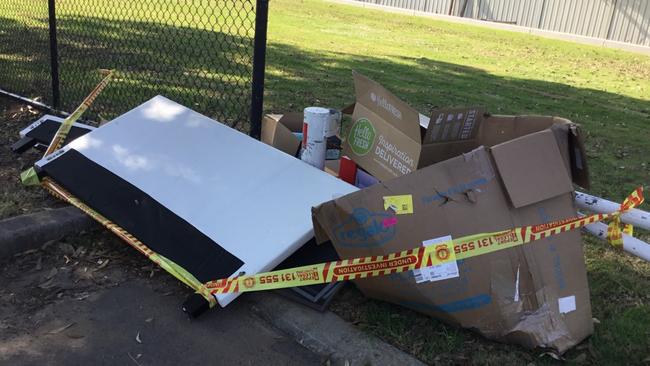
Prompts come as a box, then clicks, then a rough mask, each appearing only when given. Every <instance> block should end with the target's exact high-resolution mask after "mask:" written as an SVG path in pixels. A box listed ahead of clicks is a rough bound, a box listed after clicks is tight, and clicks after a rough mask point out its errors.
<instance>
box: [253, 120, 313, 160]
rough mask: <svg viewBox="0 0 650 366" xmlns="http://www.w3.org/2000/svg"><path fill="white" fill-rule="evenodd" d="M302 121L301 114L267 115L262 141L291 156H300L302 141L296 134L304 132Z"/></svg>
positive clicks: (263, 123)
mask: <svg viewBox="0 0 650 366" xmlns="http://www.w3.org/2000/svg"><path fill="white" fill-rule="evenodd" d="M302 119H303V115H302V113H300V112H291V113H285V114H266V115H264V118H262V133H261V137H260V140H261V141H262V142H263V143H265V144H267V145H271V146H273V147H275V148H276V149H278V150H280V151H284V152H285V153H287V154H289V155H291V156H298V149H300V139H299V138H297V137H296V135H294V132H302Z"/></svg>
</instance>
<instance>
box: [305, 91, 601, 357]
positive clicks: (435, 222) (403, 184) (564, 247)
mask: <svg viewBox="0 0 650 366" xmlns="http://www.w3.org/2000/svg"><path fill="white" fill-rule="evenodd" d="M356 81H357V82H359V78H357V80H356ZM364 82H365V83H366V85H368V84H367V81H364ZM360 89H362V88H359V87H358V86H357V91H359V90H360ZM365 89H367V88H365ZM365 89H363V90H365ZM358 97H359V95H358ZM379 97H380V96H379V95H377V96H376V98H379ZM381 98H388V96H387V95H381ZM369 100H370V99H367V100H364V99H363V98H360V100H359V104H358V105H361V106H365V105H366V104H368V103H369V102H368V101H369ZM382 103H384V102H382ZM390 103H391V104H392V103H393V101H391V102H390ZM382 108H383V107H382ZM397 108H400V110H401V112H402V113H401V116H402V119H403V120H404V121H406V120H407V119H411V120H414V119H415V118H416V117H415V116H414V115H409V114H410V113H408V112H406V111H407V110H408V109H405V108H403V105H401V104H400V105H397ZM439 112H440V111H437V112H434V114H433V116H432V119H431V121H432V123H435V121H436V120H437V118H438V116H437V114H436V113H439ZM453 112H454V113H456V114H457V113H458V111H453ZM444 113H450V111H446V112H444ZM462 113H466V111H465V112H462ZM355 114H357V116H359V115H361V114H363V115H365V116H370V117H371V118H374V119H376V120H379V119H377V118H378V117H379V112H377V113H374V112H372V111H370V109H369V108H365V107H364V108H363V109H362V110H360V111H357V110H355ZM393 114H395V115H397V113H393ZM477 116H478V114H477ZM362 118H363V117H362ZM366 118H367V117H366ZM382 118H383V119H384V120H385V119H387V118H388V116H387V115H386V113H384V114H383V117H382ZM445 120H446V119H445ZM393 122H395V120H393ZM381 123H383V122H381ZM379 125H380V124H378V125H377V126H379ZM391 129H392V130H396V128H395V125H394V124H391V123H385V126H381V127H376V131H377V135H383V136H384V137H385V136H387V134H388V132H387V131H389V132H390V131H392V130H391ZM393 132H395V131H393ZM411 132H412V133H415V131H411ZM429 132H431V133H432V131H429ZM399 133H400V134H401V132H399ZM395 135H396V136H397V135H398V132H395ZM402 135H403V136H401V137H399V138H402V140H401V142H399V143H402V144H403V145H400V146H404V150H402V151H405V150H406V149H407V148H408V146H411V147H412V148H413V150H409V154H411V155H410V156H413V157H418V159H416V158H413V160H414V161H416V160H417V161H418V163H414V165H413V166H410V167H409V170H415V169H414V167H415V166H418V165H419V164H420V163H419V162H420V161H423V160H422V159H421V158H422V155H418V154H419V153H421V152H422V150H423V145H421V144H418V143H417V142H416V141H415V140H412V141H408V140H407V139H408V138H409V137H408V136H407V135H406V134H402ZM423 136H426V133H425V134H423ZM470 136H471V138H469V139H464V140H462V141H457V142H456V143H454V142H447V141H445V142H437V143H436V142H434V143H432V144H430V147H431V149H433V150H435V151H436V155H435V156H432V157H428V158H427V159H430V160H429V161H435V160H436V159H446V158H449V157H451V158H450V159H448V160H445V161H442V162H438V163H436V164H434V165H431V166H428V167H425V168H422V169H420V170H415V171H413V172H412V173H411V174H407V175H403V176H400V177H398V178H395V179H390V180H384V181H383V182H382V183H381V184H376V185H374V186H372V187H369V188H366V189H363V190H360V191H358V192H354V193H351V194H349V195H346V196H343V197H340V198H337V199H336V200H333V201H329V202H326V203H324V204H322V205H320V206H319V207H316V208H314V209H313V210H312V214H313V222H314V230H315V233H316V236H317V239H318V240H320V241H324V240H327V239H329V240H331V241H332V243H333V244H334V246H335V248H336V250H337V252H338V253H339V255H340V257H341V258H342V259H347V258H355V257H365V256H372V255H386V254H388V253H392V252H398V251H402V250H407V249H410V248H414V247H418V246H421V245H423V242H424V241H427V240H429V239H433V238H438V237H443V236H446V235H451V236H452V237H456V238H458V237H462V236H466V235H471V234H477V233H483V232H494V231H498V230H505V229H509V228H513V227H518V226H524V225H533V224H540V223H545V222H549V221H552V220H557V219H563V218H569V217H573V216H575V215H576V210H575V208H574V206H573V199H572V192H573V186H572V180H573V182H575V183H578V184H580V185H582V186H586V185H588V179H587V167H586V165H585V160H584V156H585V155H584V151H583V148H582V144H581V143H580V135H579V130H578V128H577V126H576V125H574V124H573V123H571V122H569V121H567V120H564V119H561V118H553V117H525V116H524V117H514V116H481V118H477V119H476V124H475V125H474V126H473V130H472V132H471V133H470ZM385 138H386V137H385ZM391 141H393V142H391V143H393V144H397V143H398V142H397V140H391ZM376 144H377V143H376V142H375V145H376ZM396 146H397V145H396ZM348 149H349V147H348ZM400 149H402V147H400ZM371 151H373V153H374V150H372V149H371V150H369V153H370V152H371ZM348 153H350V151H349V150H348ZM452 156H454V157H452ZM359 162H360V163H363V164H364V165H362V166H363V167H365V168H366V169H368V170H369V171H370V170H371V169H374V170H372V171H373V172H374V173H375V174H377V175H378V176H381V177H383V178H386V177H387V176H390V175H392V173H390V174H389V173H387V172H388V169H387V168H386V167H384V166H381V165H379V164H377V165H374V163H373V162H372V160H363V159H361V160H359ZM394 195H411V197H412V202H413V203H412V208H413V213H412V214H400V215H396V214H395V212H394V211H392V209H390V208H389V209H385V205H384V199H383V198H384V197H386V196H394ZM387 218H389V219H390V220H388V221H386V219H387ZM386 222H390V223H391V225H386ZM467 249H468V248H460V247H458V248H455V250H456V251H465V250H467ZM457 264H458V269H459V276H458V277H455V278H448V279H445V280H440V281H436V282H428V281H427V282H424V283H416V279H415V277H414V275H413V272H406V273H399V274H397V273H395V274H390V275H387V276H383V277H376V278H367V279H361V280H357V281H355V284H356V285H357V286H358V287H359V288H360V289H361V291H362V292H363V293H364V294H365V295H366V296H369V297H372V298H375V299H380V300H385V301H389V302H392V303H395V304H399V305H402V306H405V307H408V308H411V309H414V310H416V311H419V312H422V313H425V314H429V315H432V316H435V317H437V318H440V319H442V320H444V321H447V322H449V323H454V324H458V325H460V326H462V327H464V328H469V329H474V330H476V331H478V332H479V333H481V334H483V335H484V336H486V337H488V338H491V339H495V340H499V341H504V342H511V343H517V344H520V345H523V346H525V347H528V348H535V347H548V348H552V349H555V350H556V351H558V352H560V353H562V352H564V351H566V350H567V349H568V348H570V347H571V346H573V345H575V344H577V343H578V342H580V341H581V340H582V339H584V338H585V337H587V336H588V335H590V334H591V333H592V332H593V324H592V317H591V307H590V300H589V288H588V283H587V275H586V269H585V264H584V257H583V251H582V242H581V237H580V233H579V232H578V231H570V232H566V233H562V234H560V235H556V236H552V237H549V238H546V239H543V240H540V241H536V242H534V243H531V244H528V245H524V246H520V247H516V248H511V249H507V250H502V251H498V252H494V253H490V254H486V255H482V256H477V257H472V258H468V259H466V260H462V261H459V262H458V263H457Z"/></svg>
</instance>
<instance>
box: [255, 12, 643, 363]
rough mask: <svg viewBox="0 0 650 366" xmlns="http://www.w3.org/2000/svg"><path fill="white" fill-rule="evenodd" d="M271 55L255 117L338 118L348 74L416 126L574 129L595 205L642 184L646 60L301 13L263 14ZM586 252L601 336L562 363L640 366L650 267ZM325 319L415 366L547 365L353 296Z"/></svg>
mask: <svg viewBox="0 0 650 366" xmlns="http://www.w3.org/2000/svg"><path fill="white" fill-rule="evenodd" d="M268 47H269V53H268V63H267V79H266V106H267V109H269V110H272V111H274V112H283V111H288V110H300V109H301V108H302V107H304V106H306V105H314V104H315V105H325V106H331V107H340V106H344V105H347V104H349V103H350V102H352V101H353V99H354V94H353V93H354V91H353V86H352V80H351V70H352V69H355V70H358V71H361V72H363V73H365V74H367V75H368V76H370V77H372V78H373V79H375V80H377V81H379V82H380V83H382V84H383V85H385V86H387V87H388V88H389V89H391V90H392V91H393V92H394V93H395V94H396V95H398V96H399V97H401V98H403V99H405V100H406V101H408V102H409V103H411V104H412V105H413V106H415V107H417V109H419V110H420V112H423V113H427V112H428V111H429V110H430V109H431V108H432V107H435V106H468V105H484V106H486V107H487V108H488V110H489V111H491V112H492V113H497V114H499V113H500V114H542V115H556V116H561V117H565V118H568V119H570V120H572V121H574V122H578V123H580V124H581V125H582V126H583V128H584V131H585V135H586V145H587V147H586V148H587V152H588V156H589V158H590V160H589V164H590V169H591V179H592V183H593V187H592V189H591V192H592V193H594V194H598V195H602V196H605V197H610V198H612V199H622V198H623V197H625V195H627V194H628V193H629V192H630V191H632V189H633V188H634V187H636V186H638V185H646V186H647V185H648V183H649V182H650V129H649V127H650V58H649V57H647V56H640V55H635V54H631V53H626V52H622V51H618V50H610V49H603V48H597V47H591V46H583V45H578V44H575V43H568V42H562V41H556V40H548V39H544V38H539V37H533V36H530V35H525V34H518V33H511V32H505V31H497V30H491V29H485V28H479V27H470V26H467V25H459V24H452V23H445V22H441V21H434V20H430V19H423V18H416V17H410V16H405V15H397V14H391V13H385V12H381V11H374V10H369V9H361V8H358V7H353V6H346V5H339V4H333V3H329V2H323V1H309V0H307V1H301V2H296V1H291V0H274V1H272V2H271V14H270V24H269V43H268ZM647 207H648V206H647V205H646V208H647ZM641 236H642V237H644V238H645V239H646V240H647V239H650V236H648V235H647V234H646V233H641ZM585 250H586V261H587V266H588V271H589V281H590V287H591V294H592V305H593V314H594V317H595V318H596V319H598V321H600V323H599V324H596V333H595V335H594V336H593V337H591V338H590V339H589V340H587V341H586V342H584V343H583V344H581V345H580V346H578V347H577V348H576V349H574V350H572V351H570V352H568V353H567V354H566V358H567V359H569V360H574V361H575V362H587V363H602V364H612V363H613V364H616V363H622V362H623V361H622V360H624V359H625V360H627V361H626V363H642V362H643V360H644V359H646V360H648V357H650V265H648V264H647V263H643V262H641V261H640V260H637V259H634V258H632V257H631V256H629V255H625V254H621V253H619V252H617V251H615V250H613V249H612V248H610V247H608V244H606V243H604V242H600V241H598V240H595V239H593V238H591V237H587V236H585ZM333 308H334V310H335V311H336V312H338V313H339V314H340V315H342V316H343V317H345V318H347V319H348V320H350V321H354V322H355V323H356V324H359V326H361V327H363V328H364V329H366V330H368V331H369V332H371V333H374V334H376V335H379V336H380V337H382V338H384V339H386V340H388V341H390V342H392V343H393V344H395V345H397V346H398V347H400V348H402V349H404V350H407V351H409V352H411V353H413V354H415V355H417V356H418V357H420V358H421V359H422V360H424V361H426V362H434V363H442V364H445V363H466V362H469V363H477V364H496V363H508V364H512V363H515V364H527V363H529V362H533V363H539V362H548V361H549V360H550V359H549V358H547V357H543V358H541V359H540V358H538V357H537V355H538V354H539V353H540V352H527V351H524V350H522V349H521V348H519V347H513V346H505V345H500V344H496V343H493V342H487V341H485V340H483V339H482V338H480V337H478V336H475V335H473V334H472V333H470V332H469V331H464V330H459V329H457V328H455V327H451V326H446V325H443V324H441V323H440V322H438V321H436V320H433V319H430V318H427V317H424V316H420V315H418V314H416V313H414V312H411V311H408V310H405V309H402V308H399V307H397V306H393V305H390V304H386V303H382V302H378V301H372V300H367V299H364V298H363V297H362V296H361V295H360V294H359V293H358V292H357V291H356V290H350V291H348V292H347V293H345V294H344V296H342V297H341V298H340V299H339V301H337V302H336V303H335V304H334V307H333Z"/></svg>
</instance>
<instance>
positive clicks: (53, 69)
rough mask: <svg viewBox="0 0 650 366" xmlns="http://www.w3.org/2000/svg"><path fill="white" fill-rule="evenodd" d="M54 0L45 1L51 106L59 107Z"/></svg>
mask: <svg viewBox="0 0 650 366" xmlns="http://www.w3.org/2000/svg"><path fill="white" fill-rule="evenodd" d="M55 1H56V0H48V1H47V9H48V13H49V20H50V78H51V79H52V107H54V109H59V107H60V104H61V97H60V90H59V49H58V44H57V39H56V4H55Z"/></svg>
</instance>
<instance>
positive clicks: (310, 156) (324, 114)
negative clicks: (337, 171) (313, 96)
mask: <svg viewBox="0 0 650 366" xmlns="http://www.w3.org/2000/svg"><path fill="white" fill-rule="evenodd" d="M331 120H332V118H331V114H330V110H329V109H327V108H321V107H307V108H305V111H304V119H303V124H302V153H301V154H300V158H301V159H302V161H304V162H305V163H307V164H309V165H312V166H314V167H316V168H318V169H320V170H323V169H324V168H325V151H326V150H327V137H326V136H325V135H326V133H327V132H329V129H330V124H331Z"/></svg>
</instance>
